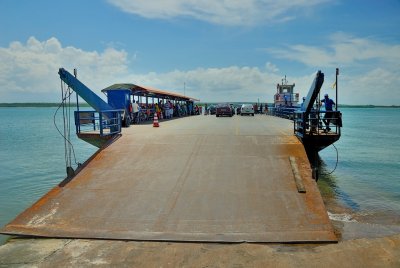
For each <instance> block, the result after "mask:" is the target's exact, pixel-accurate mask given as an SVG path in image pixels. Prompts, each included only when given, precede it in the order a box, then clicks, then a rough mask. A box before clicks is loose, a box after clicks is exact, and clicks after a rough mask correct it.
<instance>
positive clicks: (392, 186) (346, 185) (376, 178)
mask: <svg viewBox="0 0 400 268" xmlns="http://www.w3.org/2000/svg"><path fill="white" fill-rule="evenodd" d="M342 113H343V128H342V136H341V138H340V140H339V141H338V142H336V143H335V146H336V148H337V152H338V155H337V153H336V150H335V148H334V147H333V146H330V147H328V148H326V149H324V150H322V151H321V152H320V157H321V159H322V161H323V165H324V167H323V170H322V173H323V174H321V176H320V179H321V180H329V182H330V185H331V186H332V188H333V190H334V192H335V194H336V198H337V200H338V201H339V202H341V203H342V204H343V205H344V206H347V207H349V208H351V209H352V211H353V212H354V213H357V214H360V215H364V216H367V215H370V216H372V217H374V215H375V216H376V217H382V216H384V217H397V218H399V217H400V124H399V123H398V120H399V118H400V109H398V108H345V109H342ZM337 159H338V163H337V168H336V170H335V171H334V173H333V174H331V175H327V173H330V172H331V171H332V170H333V169H334V168H335V166H336V162H337ZM324 173H325V175H324ZM378 221H379V220H378Z"/></svg>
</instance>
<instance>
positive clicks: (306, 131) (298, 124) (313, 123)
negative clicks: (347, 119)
mask: <svg viewBox="0 0 400 268" xmlns="http://www.w3.org/2000/svg"><path fill="white" fill-rule="evenodd" d="M293 116H294V118H293V121H294V133H295V134H296V135H297V136H299V137H304V136H305V135H326V134H330V135H333V134H334V135H340V129H341V127H342V113H341V112H339V111H332V112H328V113H327V112H326V111H311V113H310V114H308V116H307V118H304V117H305V116H306V113H305V112H303V111H295V112H294V113H293ZM328 120H329V121H330V122H329V123H330V124H329V129H327V127H326V125H325V122H324V121H326V122H327V121H328Z"/></svg>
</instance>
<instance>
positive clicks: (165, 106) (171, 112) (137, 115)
mask: <svg viewBox="0 0 400 268" xmlns="http://www.w3.org/2000/svg"><path fill="white" fill-rule="evenodd" d="M199 109H200V108H199V107H198V106H197V105H196V106H193V102H191V101H186V102H184V103H183V102H178V101H177V102H175V103H173V102H172V101H170V100H167V101H165V102H164V101H159V102H158V103H154V104H151V103H149V104H146V103H138V101H135V100H133V102H132V103H131V105H130V108H129V110H130V113H131V119H132V122H133V123H134V124H138V123H140V122H141V121H147V120H150V119H152V118H153V116H154V114H155V113H156V114H157V117H158V119H163V118H165V119H171V118H173V117H180V116H186V115H194V114H199Z"/></svg>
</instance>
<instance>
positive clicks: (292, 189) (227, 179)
mask: <svg viewBox="0 0 400 268" xmlns="http://www.w3.org/2000/svg"><path fill="white" fill-rule="evenodd" d="M292 124H293V123H292V122H291V121H289V120H284V119H280V118H275V117H270V116H265V115H259V116H257V115H256V116H255V117H247V116H246V117H241V116H234V117H233V118H229V117H226V118H216V117H215V116H193V117H187V118H183V119H176V120H170V121H163V122H161V123H160V127H159V128H153V127H152V126H151V125H134V126H131V127H130V128H128V129H123V133H122V134H123V135H122V137H121V138H119V139H118V140H116V141H115V142H114V143H113V144H111V145H110V146H109V147H107V148H105V149H104V150H103V151H101V152H100V153H98V154H97V155H96V156H95V157H94V159H93V160H92V161H90V162H89V163H88V164H87V166H86V167H85V168H84V169H83V170H82V171H81V172H80V173H78V174H77V175H76V177H75V178H74V179H73V180H72V181H71V182H69V183H68V184H66V185H65V186H63V187H55V188H54V189H53V190H52V191H50V192H49V193H48V194H46V195H45V196H44V197H42V198H41V199H40V200H39V201H38V202H37V203H35V204H34V205H33V206H32V207H30V208H29V209H27V210H26V211H25V212H23V213H22V214H20V215H19V216H18V217H17V218H16V219H15V220H13V221H12V222H11V223H9V224H8V225H7V226H5V227H4V228H3V229H2V230H1V232H2V233H6V234H14V235H33V236H44V237H63V238H66V237H68V238H102V239H124V240H146V241H152V240H157V241H205V242H243V241H246V242H323V241H324V242H330V241H336V237H335V235H334V233H333V228H332V226H331V223H330V221H329V218H328V216H327V213H326V210H325V207H324V205H323V201H322V198H321V196H320V193H319V191H318V188H317V186H316V183H315V181H314V180H313V179H312V178H311V169H310V166H309V163H308V160H307V156H306V153H305V151H304V148H303V146H302V144H301V143H300V142H299V141H298V139H297V138H296V137H294V136H293V134H292V132H293V125H292ZM289 157H294V159H295V160H296V162H297V165H298V170H299V173H300V175H301V178H302V180H303V184H304V186H305V189H306V193H299V192H298V191H297V188H296V183H295V180H294V175H293V171H292V168H291V164H290V161H289ZM292 159H293V158H292Z"/></svg>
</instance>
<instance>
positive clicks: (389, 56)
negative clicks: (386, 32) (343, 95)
mask: <svg viewBox="0 0 400 268" xmlns="http://www.w3.org/2000/svg"><path fill="white" fill-rule="evenodd" d="M266 50H267V51H268V52H270V53H271V54H273V55H275V56H277V57H279V58H284V59H289V60H293V61H297V62H301V63H303V64H305V65H308V66H312V67H315V66H317V67H318V66H327V67H334V66H338V65H341V66H348V65H352V64H356V63H362V62H364V61H368V60H376V61H378V63H384V64H397V66H398V62H399V61H400V45H399V44H396V45H388V44H384V43H380V42H377V41H375V40H371V39H368V38H358V37H354V36H351V35H346V34H344V33H336V34H333V35H331V36H330V37H329V45H327V46H318V47H317V46H306V45H302V44H296V45H288V46H286V47H285V48H268V49H266Z"/></svg>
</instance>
